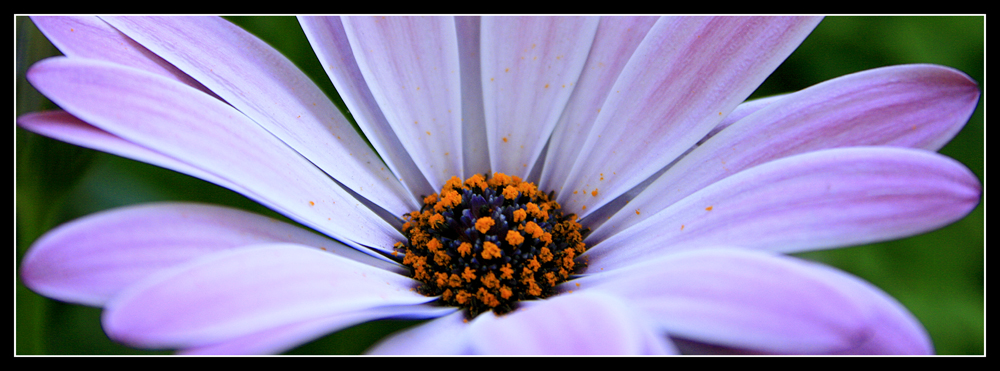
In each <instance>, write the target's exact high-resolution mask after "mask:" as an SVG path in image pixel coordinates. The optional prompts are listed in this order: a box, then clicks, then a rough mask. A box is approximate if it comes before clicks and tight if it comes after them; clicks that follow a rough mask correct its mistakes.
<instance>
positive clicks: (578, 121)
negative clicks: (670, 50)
mask: <svg viewBox="0 0 1000 371" xmlns="http://www.w3.org/2000/svg"><path fill="white" fill-rule="evenodd" d="M657 19H658V18H657V17H601V22H600V24H599V25H598V26H597V34H596V35H595V36H594V45H593V47H591V49H590V54H589V55H588V56H587V63H586V64H585V65H584V66H583V72H582V73H581V75H580V81H579V82H577V85H576V88H575V89H573V95H572V96H571V97H570V99H569V102H568V103H567V104H566V109H565V110H564V111H563V113H562V116H561V117H560V118H559V123H558V124H557V125H556V127H555V130H554V131H553V132H552V139H550V141H549V149H548V151H547V152H546V155H545V167H544V169H543V170H542V176H541V179H539V181H538V188H539V189H542V190H545V191H546V192H547V191H552V190H554V191H557V192H558V191H560V190H559V189H558V187H561V186H562V184H563V183H564V182H565V181H566V176H567V175H569V171H570V169H571V168H572V167H573V164H574V163H575V162H576V158H577V157H579V156H580V155H581V153H580V152H581V151H582V149H583V148H582V145H583V143H584V142H585V141H586V140H587V136H588V135H589V134H590V129H591V128H592V127H593V125H594V119H595V118H597V114H598V113H599V112H600V111H601V106H602V105H603V104H604V100H605V99H607V97H608V94H609V93H610V92H611V87H612V85H614V83H615V81H617V80H618V75H619V74H620V73H621V72H622V70H623V69H624V68H625V64H626V63H627V62H628V61H629V59H630V58H631V57H632V53H634V52H635V49H636V48H637V47H638V46H639V43H640V42H641V41H642V40H643V39H644V38H645V37H646V32H647V31H649V29H650V28H651V27H653V23H654V22H656V20H657Z"/></svg>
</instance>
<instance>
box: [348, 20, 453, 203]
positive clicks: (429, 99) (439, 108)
mask: <svg viewBox="0 0 1000 371" xmlns="http://www.w3.org/2000/svg"><path fill="white" fill-rule="evenodd" d="M341 21H342V22H343V23H344V31H345V32H346V33H347V38H348V40H350V43H351V49H352V50H353V53H354V57H355V59H356V60H357V63H358V67H359V68H360V70H361V74H362V75H363V76H364V78H365V82H367V84H368V88H369V89H370V90H371V93H372V96H373V97H374V98H375V101H376V102H378V104H379V107H381V108H382V113H383V114H384V115H385V118H386V121H388V123H389V125H390V126H391V127H392V129H393V131H395V132H396V135H397V136H398V137H399V141H400V142H401V143H402V144H403V147H404V148H406V150H407V152H409V153H410V156H411V157H412V158H413V162H414V163H415V164H416V165H417V167H419V168H420V171H421V172H422V173H423V174H424V177H426V178H427V181H428V183H430V184H431V186H432V187H439V186H441V185H443V184H444V183H445V181H447V180H448V179H449V178H451V177H452V176H455V175H458V176H459V177H461V176H462V172H463V168H462V167H463V165H462V156H463V150H462V96H461V94H462V89H461V79H460V73H459V63H458V38H457V37H456V36H455V21H454V19H452V18H451V17H343V18H341ZM408 211H412V210H408ZM408 211H406V212H408ZM397 215H402V213H400V214H397Z"/></svg>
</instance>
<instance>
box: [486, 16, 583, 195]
mask: <svg viewBox="0 0 1000 371" xmlns="http://www.w3.org/2000/svg"><path fill="white" fill-rule="evenodd" d="M598 21H599V20H598V19H597V18H594V17H487V18H483V19H482V31H481V32H482V43H481V45H480V47H481V53H482V86H483V100H484V104H485V107H484V113H485V115H486V116H485V117H486V139H487V142H488V143H487V145H488V147H489V149H490V163H491V167H492V170H493V171H496V172H501V173H505V174H507V175H516V176H519V177H522V178H527V176H528V173H529V172H530V171H531V167H533V166H534V165H535V162H536V160H537V159H538V157H539V155H540V154H541V151H542V148H543V147H545V143H546V141H547V140H548V138H549V134H550V133H551V132H552V129H553V128H554V127H555V125H556V122H557V121H558V120H559V116H560V114H562V112H563V109H564V107H565V106H566V102H567V101H568V100H569V97H570V94H571V93H572V92H573V89H574V87H575V85H576V83H577V80H578V79H579V77H580V71H581V70H582V69H583V65H584V63H585V62H586V59H587V54H588V52H589V51H590V46H591V44H592V43H593V41H594V34H595V32H596V31H597V25H598Z"/></svg>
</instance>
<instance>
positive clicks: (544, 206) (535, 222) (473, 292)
mask: <svg viewBox="0 0 1000 371" xmlns="http://www.w3.org/2000/svg"><path fill="white" fill-rule="evenodd" d="M403 217H404V218H406V220H407V221H406V223H404V224H403V235H404V236H406V238H407V243H402V242H398V243H396V246H395V249H396V251H397V252H402V253H404V254H405V255H404V256H405V257H404V258H403V265H406V266H407V267H409V268H410V270H411V273H412V275H413V278H414V279H416V280H417V281H420V282H421V285H420V287H418V288H417V290H418V292H420V293H421V294H423V295H427V296H440V297H441V300H443V301H444V303H446V304H448V305H453V306H457V307H461V308H465V309H466V310H467V316H468V317H469V318H472V317H475V316H477V315H479V313H482V312H485V311H487V310H493V312H494V313H496V314H503V313H507V312H510V311H511V310H513V309H514V307H515V304H516V303H517V302H518V301H519V300H530V299H537V298H546V297H549V296H552V295H554V294H555V293H556V290H555V286H556V285H558V284H559V283H561V282H563V281H566V280H567V279H568V278H569V277H570V275H571V274H573V273H575V272H579V271H581V270H582V269H583V268H584V267H585V265H586V264H585V263H584V262H583V261H581V260H578V259H577V257H579V256H580V254H582V253H583V252H584V251H586V246H585V245H584V243H583V236H582V233H583V232H586V230H581V229H582V227H581V226H580V223H578V222H577V221H576V215H575V214H570V215H566V216H563V215H562V212H561V211H560V209H559V204H558V203H556V202H555V201H554V200H553V195H552V193H549V194H548V195H546V194H545V193H542V192H540V191H539V190H538V187H536V186H535V185H534V184H532V183H527V182H522V181H521V179H520V178H518V177H516V176H507V175H505V174H502V173H494V174H493V177H492V178H489V179H486V177H485V176H483V175H480V174H476V175H473V176H472V177H470V178H469V179H467V180H466V181H465V182H464V183H463V182H462V180H461V179H459V178H458V177H452V178H451V179H450V180H448V182H447V183H446V184H445V185H444V187H442V188H441V193H440V195H438V194H433V195H430V196H427V197H425V198H424V206H423V207H421V208H420V211H419V212H417V211H414V212H411V213H409V214H406V215H403Z"/></svg>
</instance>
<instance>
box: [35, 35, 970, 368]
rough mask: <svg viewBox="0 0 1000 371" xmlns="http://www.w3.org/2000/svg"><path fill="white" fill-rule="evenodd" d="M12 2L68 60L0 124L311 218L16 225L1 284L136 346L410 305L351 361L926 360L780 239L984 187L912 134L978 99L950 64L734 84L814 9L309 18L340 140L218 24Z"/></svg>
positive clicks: (790, 41) (243, 334) (937, 135)
mask: <svg viewBox="0 0 1000 371" xmlns="http://www.w3.org/2000/svg"><path fill="white" fill-rule="evenodd" d="M33 20H34V21H35V23H36V25H38V27H39V28H40V29H41V30H42V31H43V32H44V33H45V34H46V36H47V37H48V38H49V39H50V40H51V41H52V42H53V44H55V45H56V46H57V47H58V48H59V49H60V50H61V51H62V52H63V53H64V54H65V55H66V56H65V57H55V58H50V59H47V60H44V61H41V62H39V63H37V64H35V65H34V66H33V67H32V68H31V70H30V71H29V72H28V79H29V81H30V82H31V83H32V84H33V85H34V86H35V87H36V88H38V89H39V90H40V91H41V92H42V93H43V94H45V96H47V97H48V98H50V99H51V100H52V101H53V102H55V103H56V104H58V105H59V106H60V108H62V110H60V111H52V112H40V113H33V114H28V115H25V116H22V117H19V118H18V124H19V125H20V126H21V127H23V128H25V129H28V130H31V131H34V132H37V133H40V134H43V135H46V136H50V137H53V138H56V139H60V140H63V141H67V142H70V143H74V144H77V145H81V146H84V147H90V148H94V149H98V150H102V151H106V152H109V153H113V154H117V155H121V156H124V157H128V158H133V159H137V160H140V161H145V162H148V163H152V164H155V165H159V166H162V167H165V168H168V169H173V170H176V171H179V172H182V173H186V174H189V175H192V176H196V177H199V178H201V179H205V180H208V181H210V182H213V183H216V184H219V185H221V186H224V187H227V188H230V189H232V190H234V191H237V192H239V193H241V194H243V195H245V196H247V197H249V198H251V199H254V200H256V201H258V202H260V203H261V204H263V205H265V206H267V207H269V208H271V209H273V210H275V211H277V212H279V213H282V214H284V215H286V216H288V217H289V218H291V219H293V220H295V221H296V222H298V223H301V224H302V225H304V226H305V227H308V228H310V229H312V231H310V230H308V229H305V228H302V227H299V226H295V225H291V224H287V223H283V222H280V221H275V220H271V219H269V218H266V217H262V216H259V215H254V214H251V213H248V212H245V211H240V210H235V209H229V208H223V207H217V206H208V205H195V204H181V203H168V204H151V205H143V206H136V207H128V208H122V209H117V210H112V211H107V212H102V213H99V214H94V215H91V216H88V217H85V218H82V219H80V220H77V221H74V222H71V223H67V224H65V225H63V226H60V227H58V228H56V229H54V230H52V231H50V232H49V233H47V234H46V235H45V236H43V237H42V238H40V239H39V240H38V241H36V242H35V244H34V245H33V246H32V247H31V249H30V251H29V252H28V253H27V254H26V255H25V257H24V259H23V261H22V265H21V276H22V278H23V281H24V282H25V284H26V285H27V286H28V287H30V288H31V289H32V290H35V291H36V292H38V293H40V294H43V295H45V296H48V297H52V298H55V299H59V300H63V301H67V302H73V303H80V304H85V305H92V306H100V307H103V308H104V309H105V311H104V316H103V319H102V322H103V326H104V329H105V331H106V332H107V334H108V336H109V337H111V338H112V339H114V340H116V341H119V342H122V343H125V344H127V345H130V346H135V347H144V348H168V349H180V350H182V351H183V352H185V353H191V354H230V353H237V354H247V353H273V352H281V351H283V350H286V349H289V348H291V347H294V346H296V345H299V344H302V343H304V342H307V341H310V340H312V339H315V338H318V337H320V336H322V335H324V334H327V333H330V332H333V331H337V330H339V329H342V328H346V327H348V326H352V325H355V324H358V323H362V322H366V321H370V320H374V319H381V318H410V319H430V320H429V321H427V322H425V323H423V324H421V325H418V326H416V327H413V328H411V329H408V330H405V331H402V332H400V333H398V334H395V335H393V336H390V337H388V338H386V339H384V340H383V341H382V342H380V343H379V344H378V345H376V346H375V347H374V348H373V349H371V350H370V351H371V352H372V353H378V354H676V353H678V352H680V351H681V350H684V351H738V352H752V353H778V354H927V353H931V352H933V346H932V345H931V343H930V340H929V338H928V336H927V334H926V332H925V331H924V329H923V327H922V326H921V325H920V324H919V323H918V322H917V321H916V320H915V319H914V318H913V316H912V315H911V314H910V313H909V312H908V311H907V310H906V309H905V308H903V307H902V306H901V305H900V304H899V303H898V302H896V301H895V300H894V299H893V298H891V297H890V296H888V295H887V294H885V293H883V292H882V291H880V290H879V289H878V288H875V287H874V286H872V285H870V284H868V283H866V282H864V281H861V280H859V279H857V278H855V277H852V276H850V275H848V274H845V273H843V272H840V271H837V270H835V269H832V268H828V267H825V266H822V265H819V264H815V263H811V262H807V261H803V260H800V259H796V258H791V257H787V256H784V255H781V254H783V253H792V252H802V251H811V250H819V249H829V248H837V247H844V246H851V245H858V244H863V243H870V242H876V241H884V240H890V239H896V238H902V237H906V236H910V235H914V234H919V233H923V232H926V231H930V230H933V229H937V228H940V227H942V226H944V225H947V224H949V223H952V222H954V221H956V220H958V219H960V218H962V217H963V216H965V215H966V214H967V213H968V212H969V211H971V210H972V208H974V207H975V206H976V205H977V204H978V202H979V196H980V183H979V181H978V180H977V179H976V177H975V176H974V175H973V174H972V173H971V172H970V171H969V170H968V169H966V168H965V167H964V166H963V165H961V164H960V163H958V162H956V161H954V160H952V159H949V158H947V157H944V156H941V155H938V154H936V153H935V152H934V151H936V150H938V149H940V148H941V147H942V146H943V145H944V144H945V143H947V142H948V141H949V140H950V139H951V138H952V137H953V136H954V135H955V134H956V133H957V132H958V131H959V130H960V129H961V128H962V126H963V125H964V124H965V122H966V121H967V120H968V118H969V116H970V115H971V114H972V111H973V110H974V109H975V107H976V105H977V103H978V99H979V89H978V87H977V86H976V83H975V82H974V81H972V80H971V79H970V78H969V77H968V76H966V75H964V74H963V73H961V72H959V71H955V70H953V69H950V68H946V67H941V66H934V65H903V66H893V67H886V68H879V69H875V70H869V71H864V72H860V73H855V74H851V75H847V76H843V77H840V78H837V79H833V80H830V81H827V82H824V83H821V84H818V85H815V86H813V87H810V88H807V89H804V90H802V91H799V92H796V93H791V94H787V95H783V96H778V97H772V98H767V99H761V100H756V101H749V102H744V101H745V100H746V98H747V97H748V96H749V95H750V94H751V93H752V92H753V91H754V89H756V88H757V86H758V85H759V84H760V83H761V82H762V81H763V80H764V79H765V78H766V77H767V76H768V75H769V74H770V73H771V72H772V71H773V70H774V69H775V68H776V67H777V66H778V65H779V64H780V63H781V62H782V61H783V60H784V59H785V58H786V57H787V56H788V55H789V54H790V53H791V52H792V51H793V50H794V49H795V48H796V47H797V46H798V45H799V43H801V42H802V40H804V39H805V37H806V36H807V35H808V34H809V32H811V31H812V29H813V28H814V27H815V26H816V25H817V24H818V22H819V19H818V18H811V17H662V18H658V17H605V18H596V17H487V18H482V19H480V18H475V17H456V18H452V17H389V18H386V17H344V18H336V17H332V18H327V17H301V18H300V19H299V21H300V23H301V25H302V27H303V30H304V31H305V33H306V35H307V37H308V38H309V41H310V43H311V44H312V46H313V48H314V50H315V52H316V54H317V56H318V57H319V60H320V62H321V63H322V64H323V66H324V68H325V70H326V72H327V73H328V75H329V77H330V79H331V80H332V81H333V83H334V85H335V86H336V88H337V90H338V92H339V93H340V94H341V96H342V97H343V99H344V103H345V105H346V106H347V107H348V109H349V110H350V112H351V114H352V115H353V117H354V118H355V119H356V121H357V124H358V126H359V127H360V130H361V131H363V133H364V138H362V137H361V136H360V135H358V134H357V133H356V131H355V129H354V128H353V127H352V126H351V124H350V123H349V122H348V120H347V119H346V118H345V117H344V116H343V115H342V114H341V113H340V112H339V111H338V110H337V108H336V107H335V106H334V105H333V103H332V102H331V101H330V100H329V99H328V98H327V97H326V96H325V95H324V94H323V93H322V92H321V91H320V90H319V88H317V87H316V85H314V84H313V83H312V82H311V81H310V80H309V78H307V77H306V76H305V75H304V74H303V73H302V72H301V71H300V70H299V69H298V68H296V67H295V66H294V65H293V64H292V63H291V62H290V61H289V60H287V59H286V58H285V57H283V56H282V55H281V54H280V53H278V52H277V51H275V50H274V49H273V48H271V47H270V46H268V45H267V44H265V43H264V42H262V41H261V40H259V39H257V38H256V37H254V36H252V35H250V34H249V33H247V32H245V31H244V30H242V29H240V28H239V27H236V26H234V25H232V24H230V23H228V22H227V21H225V20H222V19H220V18H213V17H161V18H153V17H109V18H101V19H98V18H91V17H37V18H33ZM365 138H367V140H368V141H369V142H370V146H369V144H368V143H366V141H365ZM476 174H485V176H484V177H482V178H481V179H477V176H478V175H476ZM491 176H492V177H491ZM467 178H468V180H466V181H465V182H464V183H463V182H462V180H465V179H467ZM456 179H457V180H456ZM522 179H523V180H524V181H523V182H522V181H521V180H522ZM529 182H530V183H529ZM535 184H537V188H535ZM539 190H541V191H542V192H538V191H539ZM438 192H440V193H438ZM545 192H552V193H549V195H550V196H546V194H545ZM549 197H551V198H549ZM626 204H627V205H626ZM549 212H551V215H550V214H549ZM560 213H561V214H560ZM401 216H403V217H404V219H405V220H404V219H401V218H400V217H401ZM576 217H578V218H579V219H577V218H576ZM573 225H577V226H579V227H582V228H583V229H579V228H576V227H568V226H573ZM574 228H576V229H574ZM316 232H319V234H317V233H316ZM581 233H582V234H581ZM584 251H585V252H584ZM420 259H424V260H420ZM428 260H430V261H433V262H429V261H428ZM463 269H464V271H463Z"/></svg>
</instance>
